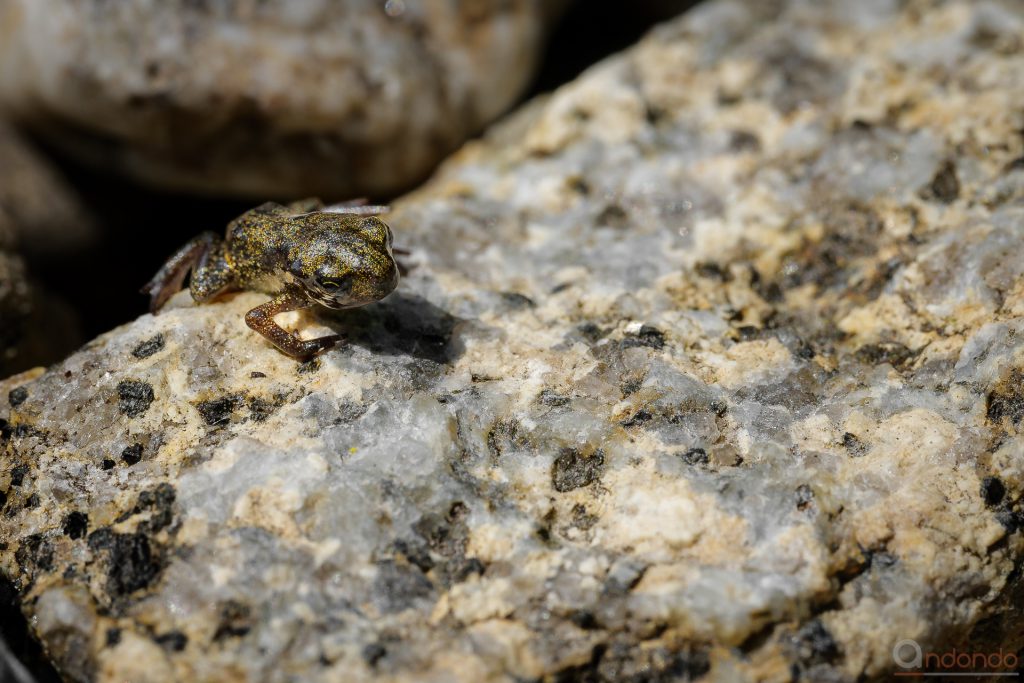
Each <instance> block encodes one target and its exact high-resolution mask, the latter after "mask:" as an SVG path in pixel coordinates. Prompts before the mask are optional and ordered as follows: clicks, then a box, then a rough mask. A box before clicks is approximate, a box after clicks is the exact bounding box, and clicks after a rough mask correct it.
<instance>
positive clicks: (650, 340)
mask: <svg viewBox="0 0 1024 683" xmlns="http://www.w3.org/2000/svg"><path fill="white" fill-rule="evenodd" d="M634 346H648V347H650V348H652V349H661V348H664V346H665V333H664V332H662V331H661V330H659V329H658V328H657V327H653V326H651V325H641V326H640V329H639V330H637V332H635V333H633V334H629V335H627V336H626V338H625V339H623V340H622V342H621V344H620V347H621V348H623V349H628V348H631V347H634Z"/></svg>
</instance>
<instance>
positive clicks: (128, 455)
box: [121, 443, 142, 465]
mask: <svg viewBox="0 0 1024 683" xmlns="http://www.w3.org/2000/svg"><path fill="white" fill-rule="evenodd" d="M140 460H142V444H141V443H133V444H132V445H131V446H127V447H125V449H124V450H123V451H121V461H122V462H124V464H126V465H134V464H135V463H137V462H138V461H140Z"/></svg>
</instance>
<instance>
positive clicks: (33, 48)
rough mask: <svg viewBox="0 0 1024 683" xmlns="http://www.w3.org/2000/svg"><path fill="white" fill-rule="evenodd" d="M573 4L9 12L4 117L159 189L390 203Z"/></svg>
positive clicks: (276, 4)
mask: <svg viewBox="0 0 1024 683" xmlns="http://www.w3.org/2000/svg"><path fill="white" fill-rule="evenodd" d="M564 4H565V2H564V0H558V1H556V2H551V1H548V0H523V1H521V2H507V1H506V0H480V1H477V2H471V3H466V2H457V1H455V0H443V1H441V2H427V3H422V2H409V1H406V0H389V1H388V2H383V1H382V0H344V1H340V0H339V1H336V0H272V1H271V2H265V1H259V2H257V1H256V0H218V1H216V2H194V1H193V0H173V1H170V2H169V1H168V0H130V1H127V2H116V3H110V2H106V1H105V0H88V1H87V2H78V1H73V0H44V1H43V2H40V1H38V0H2V1H0V105H2V106H5V107H6V108H7V109H9V110H10V111H12V112H14V113H15V114H16V115H17V116H18V117H19V118H20V119H22V120H24V121H26V122H27V123H31V124H32V125H33V126H35V127H36V129H37V130H39V131H40V132H43V133H46V134H47V135H49V136H50V137H51V139H52V140H54V141H55V142H58V143H61V144H63V145H65V147H66V148H67V149H68V150H69V151H70V152H73V153H75V154H78V155H80V156H82V157H83V158H85V159H88V160H90V161H92V162H93V163H96V164H102V165H113V166H115V167H117V168H119V169H120V170H122V171H124V172H125V173H127V174H129V175H132V176H135V177H139V178H142V179H145V180H147V181H150V182H152V183H155V184H158V185H164V186H171V187H175V188H186V189H190V190H198V191H202V192H218V193H224V192H230V193H238V194H245V195H256V196H259V198H260V199H263V198H265V196H267V195H272V196H275V197H279V196H282V195H295V194H300V195H305V194H310V193H318V194H322V195H324V196H329V197H343V198H349V197H353V196H360V195H363V194H371V195H381V194H389V193H393V192H395V191H396V190H397V189H399V188H404V187H408V186H409V185H410V184H412V183H413V182H415V181H417V180H420V179H422V178H423V176H424V175H425V174H426V173H428V172H429V171H430V169H431V168H432V167H433V166H434V165H435V164H436V163H437V162H438V161H440V159H441V158H442V157H443V156H444V155H445V154H447V153H448V152H450V151H451V150H452V149H454V148H455V147H456V146H457V145H458V144H459V143H460V142H462V141H463V140H465V139H466V138H467V137H468V136H469V135H471V134H473V133H475V132H477V131H478V130H479V129H480V128H481V127H482V126H483V125H484V124H485V123H487V122H489V121H490V120H492V119H493V118H494V117H496V116H497V115H498V114H500V113H501V112H502V111H504V110H505V109H506V108H507V107H508V106H509V105H510V104H511V103H512V102H513V101H514V99H515V98H516V97H517V96H518V95H519V93H520V92H521V91H522V89H523V87H524V86H525V84H526V83H527V82H528V79H529V78H530V75H531V74H532V71H533V66H534V63H535V61H536V60H537V56H538V54H539V52H540V48H541V44H542V40H543V37H544V33H545V29H546V26H547V25H548V24H550V23H551V21H552V20H553V19H554V17H555V16H557V14H558V13H559V12H558V10H559V8H560V7H562V6H564Z"/></svg>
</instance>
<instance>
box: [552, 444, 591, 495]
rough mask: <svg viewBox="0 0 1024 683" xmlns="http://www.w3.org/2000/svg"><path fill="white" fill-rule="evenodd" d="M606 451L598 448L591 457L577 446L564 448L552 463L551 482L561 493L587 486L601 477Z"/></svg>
mask: <svg viewBox="0 0 1024 683" xmlns="http://www.w3.org/2000/svg"><path fill="white" fill-rule="evenodd" d="M603 468H604V453H603V452H602V451H601V450H596V451H594V452H593V454H591V455H590V457H586V456H584V455H583V454H582V453H580V452H579V451H578V450H576V449H575V448H563V449H562V451H561V453H560V454H559V455H558V457H557V458H555V461H554V462H553V463H552V464H551V483H552V484H553V485H554V487H555V490H556V491H558V492H560V493H565V492H566V491H572V490H574V489H578V488H581V487H583V486H587V485H588V484H592V483H593V482H595V481H597V480H598V479H600V477H601V471H602V470H603Z"/></svg>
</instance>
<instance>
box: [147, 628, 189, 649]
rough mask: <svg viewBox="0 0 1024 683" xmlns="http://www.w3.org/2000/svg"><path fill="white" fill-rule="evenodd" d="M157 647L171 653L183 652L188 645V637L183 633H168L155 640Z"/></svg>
mask: <svg viewBox="0 0 1024 683" xmlns="http://www.w3.org/2000/svg"><path fill="white" fill-rule="evenodd" d="M153 641H154V642H156V644H157V645H160V646H161V647H163V648H164V649H165V650H169V651H171V652H181V651H182V650H184V649H185V646H186V645H188V636H186V635H185V634H184V633H182V632H181V631H168V632H167V633H161V634H160V635H158V636H156V637H155V638H153Z"/></svg>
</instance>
